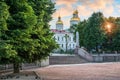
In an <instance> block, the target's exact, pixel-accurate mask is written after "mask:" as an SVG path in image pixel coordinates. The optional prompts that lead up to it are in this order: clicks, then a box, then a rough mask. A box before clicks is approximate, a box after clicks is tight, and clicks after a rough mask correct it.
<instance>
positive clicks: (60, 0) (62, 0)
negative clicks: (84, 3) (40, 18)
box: [56, 0, 78, 7]
mask: <svg viewBox="0 0 120 80" xmlns="http://www.w3.org/2000/svg"><path fill="white" fill-rule="evenodd" d="M77 1H78V0H56V4H57V5H65V6H67V7H71V5H72V4H74V3H76V2H77Z"/></svg>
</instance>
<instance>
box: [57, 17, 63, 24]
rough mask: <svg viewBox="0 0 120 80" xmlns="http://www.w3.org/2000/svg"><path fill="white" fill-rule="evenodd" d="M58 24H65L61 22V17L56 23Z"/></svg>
mask: <svg viewBox="0 0 120 80" xmlns="http://www.w3.org/2000/svg"><path fill="white" fill-rule="evenodd" d="M56 24H63V22H62V21H61V17H60V16H59V17H58V21H57V22H56Z"/></svg>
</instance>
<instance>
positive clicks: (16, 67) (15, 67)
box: [13, 63, 20, 73]
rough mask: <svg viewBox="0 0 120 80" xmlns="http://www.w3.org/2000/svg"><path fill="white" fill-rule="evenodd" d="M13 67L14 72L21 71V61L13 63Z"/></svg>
mask: <svg viewBox="0 0 120 80" xmlns="http://www.w3.org/2000/svg"><path fill="white" fill-rule="evenodd" d="M13 68H14V73H19V72H20V68H19V63H13Z"/></svg>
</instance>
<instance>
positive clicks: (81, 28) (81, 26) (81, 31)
mask: <svg viewBox="0 0 120 80" xmlns="http://www.w3.org/2000/svg"><path fill="white" fill-rule="evenodd" d="M86 26H87V20H84V21H80V22H79V24H78V27H77V31H78V32H79V43H80V46H85V43H86V42H85V41H84V40H85V39H84V36H85V33H84V28H85V27H86Z"/></svg>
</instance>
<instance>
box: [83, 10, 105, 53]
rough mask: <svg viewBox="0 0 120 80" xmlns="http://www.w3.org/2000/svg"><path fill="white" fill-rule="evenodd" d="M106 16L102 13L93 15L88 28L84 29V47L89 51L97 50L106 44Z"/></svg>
mask: <svg viewBox="0 0 120 80" xmlns="http://www.w3.org/2000/svg"><path fill="white" fill-rule="evenodd" d="M103 22H104V16H103V14H102V13H101V12H96V13H93V14H92V16H91V17H90V18H89V19H88V23H87V25H86V27H84V42H85V44H84V46H85V47H86V48H87V49H88V50H91V49H96V50H97V51H98V48H99V47H100V46H101V44H102V43H103V42H104V34H103V30H102V23H103Z"/></svg>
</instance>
